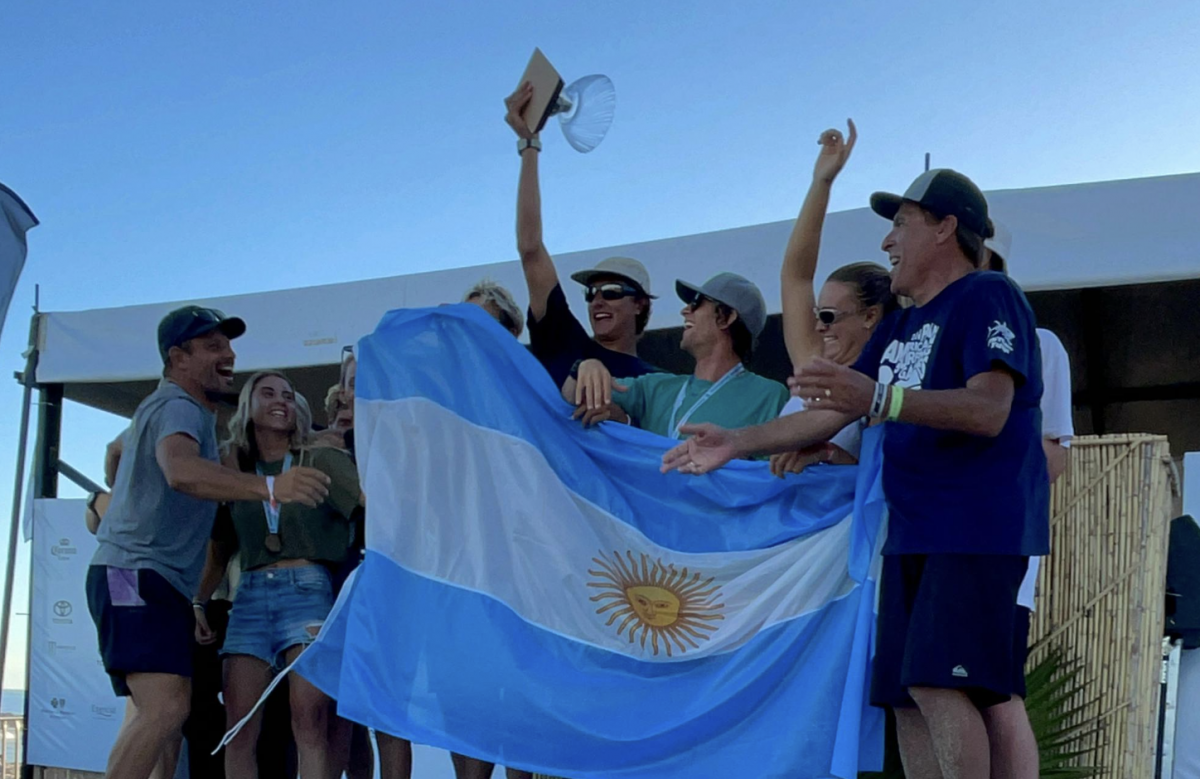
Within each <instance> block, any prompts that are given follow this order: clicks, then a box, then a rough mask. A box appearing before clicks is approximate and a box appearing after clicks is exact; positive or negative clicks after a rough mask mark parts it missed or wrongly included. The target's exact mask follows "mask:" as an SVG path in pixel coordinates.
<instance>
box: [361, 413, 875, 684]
mask: <svg viewBox="0 0 1200 779" xmlns="http://www.w3.org/2000/svg"><path fill="white" fill-rule="evenodd" d="M355 410H356V428H357V429H358V431H359V433H360V437H359V443H360V446H362V448H360V450H359V467H360V470H361V471H362V476H363V487H364V491H365V493H366V494H367V495H368V500H367V541H368V544H369V547H370V548H371V549H372V550H373V551H375V552H379V553H381V554H382V555H384V556H386V557H387V558H389V559H390V560H392V561H393V562H395V563H397V564H398V565H401V566H403V567H404V568H406V569H408V570H410V571H412V572H414V573H417V574H419V575H421V576H425V577H428V578H430V579H435V580H438V581H441V582H445V583H449V584H453V585H455V586H458V587H462V588H465V589H468V590H472V591H476V592H479V593H483V594H486V595H489V596H491V597H493V598H496V599H497V600H499V601H501V602H503V603H504V604H506V605H507V606H508V607H509V608H511V609H512V610H513V611H514V612H516V613H517V614H518V615H519V616H520V617H522V618H523V619H525V620H526V621H528V622H530V623H533V624H535V625H537V626H539V627H542V628H544V629H546V630H549V631H552V632H554V633H557V634H559V635H562V636H565V637H567V638H571V639H575V640H578V641H582V642H585V643H587V644H590V645H593V646H596V647H600V648H603V649H607V650H610V651H614V652H620V653H623V654H627V655H630V656H633V657H637V658H640V659H643V660H656V661H666V660H676V661H678V660H690V659H694V658H697V657H703V656H706V655H711V654H716V653H723V652H729V651H732V650H734V649H736V648H737V647H739V646H741V645H743V644H745V643H746V642H747V641H749V640H750V639H751V638H753V637H754V636H755V635H756V634H757V633H758V632H759V631H761V630H763V629H764V628H767V627H770V626H772V625H776V624H779V623H782V622H785V621H788V620H791V619H795V618H797V617H800V616H802V615H805V614H809V613H811V612H813V611H816V610H818V609H820V608H821V607H823V606H825V605H827V604H829V603H830V602H832V601H834V600H836V599H838V598H840V597H843V596H844V595H846V594H847V593H849V592H851V591H852V590H853V588H854V586H855V582H854V581H853V580H852V579H851V578H850V576H849V573H848V568H847V560H848V550H849V539H850V524H851V518H850V517H849V516H848V517H846V518H845V519H844V520H842V521H841V522H839V523H838V524H836V525H834V526H833V527H830V528H827V529H825V530H822V531H819V532H816V533H813V534H811V535H809V536H805V537H803V538H798V539H795V540H793V541H790V542H787V543H783V544H780V545H778V546H776V547H772V548H770V549H762V550H753V551H740V552H717V553H703V554H695V553H684V552H679V551H675V550H671V549H667V548H664V547H662V546H660V545H658V544H656V543H654V542H653V541H651V540H650V539H649V538H647V537H646V536H645V535H644V534H643V533H641V532H640V531H638V530H637V529H635V528H634V527H632V526H630V525H629V524H627V523H625V522H622V521H621V520H619V519H617V518H616V517H614V516H612V515H611V514H609V513H608V512H606V511H604V510H602V509H601V508H599V507H597V506H596V505H594V504H593V503H590V502H588V501H587V500H584V499H583V498H581V497H580V496H579V495H577V494H575V493H573V492H571V491H569V490H568V489H567V488H566V486H565V485H564V484H563V483H562V482H561V481H560V480H559V478H558V476H557V475H556V474H555V473H554V471H553V469H552V468H551V467H550V465H549V463H548V462H547V461H546V459H545V457H544V456H543V455H542V453H541V452H540V451H538V450H537V449H536V448H535V447H534V446H533V445H532V444H530V443H529V442H527V441H525V440H523V439H520V438H516V437H514V436H510V435H507V434H505V433H501V432H499V431H496V430H492V429H488V428H483V427H479V426H477V425H474V424H472V423H470V422H468V421H467V420H465V419H463V418H461V417H459V416H458V415H457V414H455V413H453V412H452V411H449V410H448V409H446V408H444V407H442V406H440V405H437V404H436V403H433V402H431V401H429V400H426V399H423V398H407V399H402V400H365V399H362V398H360V399H358V400H357V401H356V409H355ZM364 444H365V446H363V445H364ZM465 485H470V487H469V489H468V488H466V487H465ZM480 516H482V517H486V518H487V520H486V521H484V522H479V521H478V519H477V518H478V517H480ZM685 572H686V575H685ZM398 609H399V611H398V613H401V614H402V613H403V606H402V605H401V606H399V607H398ZM635 633H636V635H634V634H635ZM667 634H670V635H669V636H668V635H667ZM647 636H649V637H650V638H651V639H653V638H654V637H656V636H657V637H660V638H662V639H663V641H664V644H665V645H666V646H667V647H669V648H670V650H671V651H670V652H669V653H668V651H667V650H666V649H664V650H661V651H657V650H656V646H657V643H658V642H656V641H653V640H651V641H647V642H646V643H645V644H644V645H643V639H645V638H646V637H647ZM631 638H633V639H635V640H634V641H633V642H632V643H631ZM668 638H673V639H674V642H673V643H672V642H669V641H667V639H668Z"/></svg>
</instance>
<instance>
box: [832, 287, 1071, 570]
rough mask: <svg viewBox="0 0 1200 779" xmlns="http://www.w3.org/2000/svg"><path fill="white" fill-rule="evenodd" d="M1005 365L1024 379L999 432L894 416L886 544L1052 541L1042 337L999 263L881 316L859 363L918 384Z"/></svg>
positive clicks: (908, 550)
mask: <svg viewBox="0 0 1200 779" xmlns="http://www.w3.org/2000/svg"><path fill="white" fill-rule="evenodd" d="M997 367H1001V368H1003V369H1005V370H1007V371H1008V372H1009V373H1011V374H1012V375H1013V378H1014V379H1015V385H1016V386H1015V391H1014V394H1013V400H1012V409H1011V411H1010V412H1009V415H1008V421H1007V422H1006V423H1005V425H1004V428H1003V430H1001V432H1000V434H999V435H998V436H996V437H994V438H988V437H985V436H976V435H970V434H968V433H960V432H954V431H948V430H935V429H934V428H932V427H923V426H921V425H910V424H905V423H903V422H887V423H885V427H884V432H883V492H884V495H885V496H886V497H887V502H888V508H889V510H890V513H889V515H888V540H887V544H886V546H885V547H884V554H1004V555H1040V554H1046V552H1047V551H1049V540H1050V539H1049V533H1050V525H1049V519H1050V518H1049V509H1050V482H1049V477H1048V475H1047V473H1046V455H1045V453H1044V452H1043V450H1042V412H1041V407H1040V403H1041V399H1042V357H1041V348H1040V346H1039V343H1038V337H1037V334H1036V333H1035V332H1034V317H1033V310H1032V309H1031V308H1030V307H1029V303H1028V301H1026V299H1025V295H1024V293H1022V292H1021V289H1020V288H1019V287H1018V286H1017V285H1016V284H1014V283H1013V282H1012V281H1010V280H1009V278H1008V277H1007V276H1004V275H1003V274H1000V273H993V272H990V271H984V272H977V273H971V274H969V275H967V276H965V277H963V278H961V279H959V280H958V281H955V282H954V283H952V284H951V285H950V286H948V287H946V288H945V289H944V290H942V291H941V292H940V293H939V294H938V295H937V297H935V298H934V299H933V300H931V301H929V302H928V303H926V304H925V305H923V306H920V307H914V308H907V309H904V310H902V311H898V312H896V313H894V314H891V315H889V316H888V317H887V318H886V319H884V320H883V321H882V322H880V324H879V327H878V328H876V329H875V333H874V335H872V337H871V340H870V341H869V342H868V343H867V345H866V347H865V348H864V349H863V351H862V354H861V355H860V356H859V358H858V362H857V363H856V364H855V366H854V368H855V370H858V371H861V372H862V373H865V374H867V375H868V376H870V377H871V378H872V379H875V380H876V381H880V382H883V383H884V384H895V385H898V386H901V387H904V388H905V390H907V391H914V390H954V389H962V388H963V387H966V386H967V381H968V380H969V379H970V378H971V377H973V376H976V375H978V374H980V373H985V372H987V371H990V370H993V369H994V368H997Z"/></svg>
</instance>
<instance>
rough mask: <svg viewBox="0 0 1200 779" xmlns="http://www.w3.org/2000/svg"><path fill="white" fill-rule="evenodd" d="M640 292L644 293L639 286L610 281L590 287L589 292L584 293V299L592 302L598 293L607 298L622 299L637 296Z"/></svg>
mask: <svg viewBox="0 0 1200 779" xmlns="http://www.w3.org/2000/svg"><path fill="white" fill-rule="evenodd" d="M640 294H642V293H641V290H639V289H638V288H637V287H631V286H630V285H628V284H621V283H619V282H616V281H610V282H608V283H607V284H597V285H596V286H594V287H588V288H587V292H584V293H583V299H584V300H586V301H587V302H588V303H591V302H592V301H593V300H595V299H596V296H597V295H599V296H600V297H602V298H604V299H605V300H620V299H621V298H632V297H637V296H638V295H640Z"/></svg>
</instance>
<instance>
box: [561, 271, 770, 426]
mask: <svg viewBox="0 0 1200 779" xmlns="http://www.w3.org/2000/svg"><path fill="white" fill-rule="evenodd" d="M675 291H676V292H677V293H678V295H679V297H680V299H682V300H683V302H684V303H685V304H686V305H685V306H684V307H683V311H682V312H681V313H682V314H683V340H682V341H681V342H680V347H681V348H682V349H683V350H684V351H686V352H687V353H688V354H690V355H692V357H694V358H695V359H696V369H695V371H694V372H693V373H692V375H691V376H676V375H673V374H668V373H653V374H649V375H646V376H638V377H636V378H627V379H625V378H622V379H615V380H614V379H613V377H612V375H611V374H610V373H609V372H608V369H607V368H605V367H604V364H603V363H601V362H600V361H599V360H582V361H580V362H579V363H577V364H576V366H575V367H574V368H573V369H572V371H571V376H570V377H568V378H567V380H566V382H565V383H564V384H563V387H562V393H563V398H565V399H566V400H567V401H568V402H570V403H574V404H575V405H576V406H577V407H578V408H577V410H576V412H575V416H576V417H578V418H581V419H582V420H583V423H584V425H592V424H596V423H598V422H603V421H606V420H614V421H617V422H624V423H633V424H636V425H637V426H638V427H640V428H642V429H643V430H650V431H652V432H655V433H658V434H659V435H665V436H670V437H672V438H679V437H680V435H679V428H680V427H681V426H683V425H684V424H695V423H698V422H712V423H713V424H722V423H724V424H728V425H730V426H732V427H744V426H746V425H755V424H760V423H762V422H766V421H768V420H771V419H774V418H776V417H777V416H779V411H780V409H782V408H783V405H784V404H785V403H786V402H787V400H788V391H787V388H786V387H784V386H783V385H782V384H780V383H778V382H775V381H771V380H770V379H765V378H763V377H762V376H758V375H755V374H753V373H750V372H749V371H748V370H746V363H747V362H749V361H750V356H751V352H752V350H753V346H754V339H755V338H757V337H758V335H759V333H761V332H762V329H763V326H764V325H765V324H766V321H767V309H766V304H765V303H764V302H763V296H762V293H761V292H759V291H758V287H756V286H754V284H752V283H750V281H748V280H747V279H745V278H743V277H741V276H739V275H737V274H736V273H718V274H717V275H716V276H713V277H712V278H711V279H709V280H708V281H707V282H705V283H704V284H703V286H699V287H697V286H695V285H693V284H688V283H687V282H684V281H676V282H675ZM614 390H615V391H614Z"/></svg>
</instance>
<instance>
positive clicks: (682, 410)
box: [613, 371, 789, 435]
mask: <svg viewBox="0 0 1200 779" xmlns="http://www.w3.org/2000/svg"><path fill="white" fill-rule="evenodd" d="M689 382H690V383H689ZM617 383H618V384H624V385H625V386H627V387H629V391H627V392H618V391H616V390H614V391H613V402H614V403H616V404H617V405H618V406H620V407H621V408H622V409H624V410H625V413H626V414H628V415H629V416H630V417H631V418H632V420H633V422H634V424H636V425H637V426H638V427H640V428H642V429H643V430H650V431H652V432H655V433H658V434H659V435H670V434H671V432H672V431H671V429H670V428H671V411H672V409H673V408H674V407H675V399H676V398H677V397H678V396H679V390H680V388H681V387H684V386H687V390H686V391H685V392H684V395H683V402H682V403H680V404H679V411H678V413H677V414H676V419H675V422H676V424H678V423H679V420H681V419H683V418H684V417H685V416H687V413H688V410H689V409H691V408H692V407H693V406H695V405H696V403H697V402H698V401H699V400H700V398H701V397H702V396H703V395H704V393H705V392H707V391H708V389H709V387H711V386H712V385H713V382H711V381H701V380H700V379H697V378H694V377H692V376H677V375H674V374H670V373H651V374H648V375H646V376H638V377H637V378H633V379H617ZM788 397H789V396H788V390H787V387H785V386H783V385H782V384H780V383H779V382H777V381H771V380H770V379H764V378H763V377H762V376H758V375H756V374H753V373H750V372H749V371H744V372H742V373H741V374H739V375H738V376H736V377H734V378H733V379H730V380H729V381H728V382H727V383H726V384H725V386H723V387H721V388H720V389H719V390H717V391H716V392H715V393H713V394H712V395H711V396H710V397H709V398H708V400H706V401H705V402H704V403H703V405H701V406H700V407H699V408H697V409H696V410H695V411H693V412H692V415H691V417H689V418H688V424H698V423H700V422H711V423H713V424H714V425H720V426H721V427H724V428H738V427H749V426H750V425H758V424H762V423H763V422H769V421H770V420H772V419H775V418H776V417H778V416H779V411H780V410H781V409H782V408H783V405H784V404H785V403H787V401H788Z"/></svg>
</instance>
